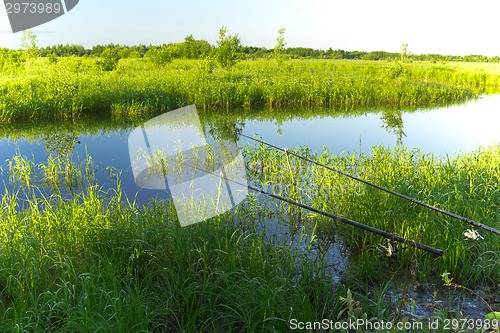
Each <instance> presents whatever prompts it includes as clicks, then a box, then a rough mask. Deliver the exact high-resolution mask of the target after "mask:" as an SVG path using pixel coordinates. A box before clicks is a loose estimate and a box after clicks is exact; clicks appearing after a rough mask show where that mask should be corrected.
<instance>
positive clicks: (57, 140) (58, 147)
mask: <svg viewBox="0 0 500 333" xmlns="http://www.w3.org/2000/svg"><path fill="white" fill-rule="evenodd" d="M43 141H44V142H45V151H46V153H47V155H49V156H53V157H66V158H67V157H69V156H71V154H73V151H74V150H75V145H76V144H78V143H80V141H79V140H78V136H77V135H75V134H73V133H65V132H56V133H53V134H45V135H44V136H43Z"/></svg>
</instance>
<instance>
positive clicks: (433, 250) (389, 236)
mask: <svg viewBox="0 0 500 333" xmlns="http://www.w3.org/2000/svg"><path fill="white" fill-rule="evenodd" d="M183 164H184V165H187V166H190V167H192V168H195V169H196V170H200V171H202V172H205V173H207V174H210V175H213V176H216V177H220V179H224V180H226V181H230V182H232V183H234V184H236V185H239V186H242V187H246V188H248V189H249V190H252V191H254V192H258V193H261V194H264V195H267V196H269V197H271V198H274V199H278V200H280V201H283V202H286V203H288V204H291V205H294V206H297V207H300V208H303V209H306V210H308V211H311V212H314V213H317V214H320V215H323V216H326V217H329V218H331V219H334V220H336V221H339V222H342V223H345V224H349V225H352V226H354V227H356V228H360V229H363V230H365V231H369V232H372V233H374V234H378V235H380V236H382V237H385V238H386V239H389V240H391V241H397V242H400V243H403V244H406V245H409V246H413V247H416V248H418V249H421V250H424V251H427V252H430V253H432V254H435V255H438V256H442V255H443V253H444V252H443V250H440V249H436V248H433V247H431V246H428V245H425V244H420V243H418V242H416V241H414V240H411V239H407V238H404V237H401V236H398V235H394V234H391V233H389V232H387V231H383V230H380V229H377V228H374V227H371V226H368V225H365V224H362V223H359V222H356V221H353V220H350V219H348V218H345V217H341V216H337V215H334V214H331V213H328V212H325V211H323V210H320V209H317V208H314V207H311V206H309V205H306V204H303V203H300V202H298V201H295V200H292V199H289V198H285V197H283V196H280V195H277V194H274V193H271V192H268V191H265V190H263V189H260V188H257V187H254V186H252V185H248V184H243V183H241V182H239V181H236V180H234V179H229V178H227V177H226V176H223V173H222V172H221V173H220V174H219V175H217V174H216V173H214V172H210V171H207V170H204V169H202V168H199V167H196V166H194V165H191V164H189V163H187V162H183Z"/></svg>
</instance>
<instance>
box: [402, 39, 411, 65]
mask: <svg viewBox="0 0 500 333" xmlns="http://www.w3.org/2000/svg"><path fill="white" fill-rule="evenodd" d="M410 56H411V53H410V52H408V43H403V44H402V45H401V61H402V62H408V61H410Z"/></svg>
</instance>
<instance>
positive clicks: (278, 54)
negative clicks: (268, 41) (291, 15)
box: [273, 28, 286, 64]
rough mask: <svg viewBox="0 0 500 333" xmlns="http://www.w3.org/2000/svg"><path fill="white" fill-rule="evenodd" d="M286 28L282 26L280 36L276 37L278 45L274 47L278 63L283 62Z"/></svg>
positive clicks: (279, 31)
mask: <svg viewBox="0 0 500 333" xmlns="http://www.w3.org/2000/svg"><path fill="white" fill-rule="evenodd" d="M285 45H286V42H285V28H281V29H279V30H278V38H276V46H275V47H274V53H273V54H274V59H275V60H276V61H277V62H278V63H280V64H281V63H282V62H283V51H284V49H285Z"/></svg>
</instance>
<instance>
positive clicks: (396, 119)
mask: <svg viewBox="0 0 500 333" xmlns="http://www.w3.org/2000/svg"><path fill="white" fill-rule="evenodd" d="M381 120H382V123H383V125H382V128H384V129H385V130H386V131H387V132H390V133H394V134H396V136H397V144H398V145H402V144H403V137H405V136H406V133H405V132H404V130H403V128H404V123H403V111H401V110H386V111H383V112H382V117H381Z"/></svg>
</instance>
